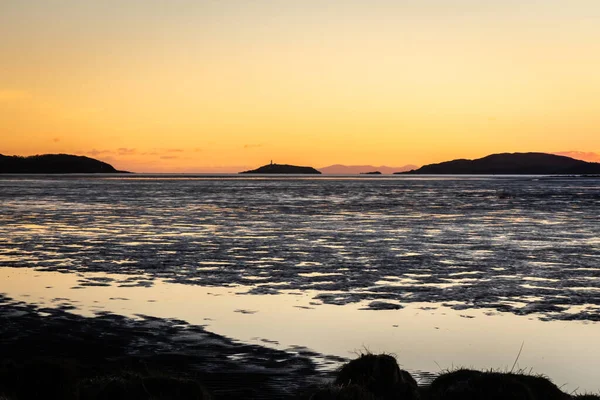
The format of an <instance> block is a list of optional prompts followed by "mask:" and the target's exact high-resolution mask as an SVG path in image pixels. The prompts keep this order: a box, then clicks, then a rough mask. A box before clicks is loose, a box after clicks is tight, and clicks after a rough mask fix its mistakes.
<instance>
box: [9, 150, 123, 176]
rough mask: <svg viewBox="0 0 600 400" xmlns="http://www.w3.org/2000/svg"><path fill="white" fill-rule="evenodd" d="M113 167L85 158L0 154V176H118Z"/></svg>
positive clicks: (63, 155) (64, 155)
mask: <svg viewBox="0 0 600 400" xmlns="http://www.w3.org/2000/svg"><path fill="white" fill-rule="evenodd" d="M117 173H128V172H126V171H118V170H117V169H115V168H114V167H113V166H112V165H110V164H108V163H105V162H102V161H99V160H96V159H94V158H90V157H85V156H74V155H70V154H43V155H37V156H30V157H20V156H5V155H2V154H0V174H117Z"/></svg>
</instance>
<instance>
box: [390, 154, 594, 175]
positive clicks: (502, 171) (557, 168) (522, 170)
mask: <svg viewBox="0 0 600 400" xmlns="http://www.w3.org/2000/svg"><path fill="white" fill-rule="evenodd" d="M402 173H404V174H435V175H437V174H470V175H478V174H484V175H494V174H498V175H563V174H565V175H569V174H572V175H579V174H598V173H600V163H589V162H585V161H581V160H575V159H573V158H570V157H565V156H557V155H554V154H546V153H501V154H492V155H489V156H487V157H483V158H478V159H476V160H465V159H460V160H453V161H446V162H442V163H439V164H429V165H425V166H423V167H421V168H419V169H417V170H412V171H409V172H402Z"/></svg>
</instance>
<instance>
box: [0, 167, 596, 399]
mask: <svg viewBox="0 0 600 400" xmlns="http://www.w3.org/2000/svg"><path fill="white" fill-rule="evenodd" d="M1 185H2V191H0V219H1V222H2V224H1V225H0V237H2V239H3V240H2V242H0V265H1V266H2V267H3V268H2V270H1V272H0V273H1V274H2V281H1V282H2V286H1V287H0V292H2V293H4V294H5V295H6V296H9V297H10V298H12V299H15V300H19V301H25V302H27V303H30V304H39V305H43V306H44V307H52V308H62V309H63V310H71V312H73V313H78V314H82V315H87V316H91V315H95V314H96V313H98V312H111V313H115V314H119V315H125V316H130V317H135V316H136V315H147V316H153V317H160V318H176V319H181V320H184V321H187V322H189V323H192V324H199V325H205V326H206V329H207V330H209V331H210V332H214V333H216V334H218V335H223V336H226V337H229V338H232V339H235V340H238V341H240V342H241V343H250V344H256V345H261V346H264V347H266V348H270V349H273V350H282V351H288V350H291V351H293V350H294V349H296V350H298V351H305V350H302V349H311V350H310V351H308V350H306V351H308V353H306V354H309V353H311V352H312V353H314V354H313V355H312V356H311V357H313V356H314V357H313V358H312V359H313V360H316V361H315V365H316V366H317V368H323V369H327V368H330V369H331V368H335V366H336V363H337V365H339V363H340V362H341V358H351V357H353V356H354V355H355V353H354V352H357V351H361V350H363V349H364V348H368V349H370V350H371V351H374V352H378V351H386V352H391V353H395V354H396V355H397V356H398V359H399V361H400V363H401V364H402V365H403V367H404V368H406V369H408V370H410V371H411V372H414V374H415V375H416V376H417V377H420V378H421V379H423V380H426V379H427V378H428V376H429V375H428V373H436V372H437V371H439V370H440V369H444V368H451V367H452V366H466V367H477V368H501V369H502V368H509V367H510V366H511V365H512V364H513V362H514V360H515V358H516V356H517V354H518V352H519V349H520V347H521V345H522V344H523V343H524V344H523V351H522V353H521V355H520V357H519V360H518V365H519V367H521V368H532V369H533V371H534V372H539V373H544V374H546V375H548V376H550V377H551V378H553V379H554V381H555V382H556V383H557V384H559V385H563V384H565V385H566V386H564V388H565V389H568V390H575V389H577V388H579V390H589V391H595V390H598V388H597V387H596V386H597V376H598V374H597V360H598V359H599V356H600V354H599V351H600V349H598V346H597V337H599V336H598V334H599V333H600V331H599V325H598V323H597V321H598V320H599V319H600V317H599V315H600V312H599V307H600V268H599V267H598V265H600V250H599V246H600V242H599V239H598V238H599V237H600V224H598V215H597V210H598V207H599V205H600V181H599V180H598V179H591V178H588V179H577V178H542V177H518V178H516V177H466V178H465V177H462V178H457V177H443V178H436V177H426V178H396V177H393V178H383V179H381V178H355V177H354V178H352V177H348V178H336V179H331V178H326V177H320V178H294V179H289V178H281V177H279V178H278V177H270V178H264V177H256V178H252V179H246V178H239V177H221V178H214V177H189V176H183V177H164V176H162V177H161V176H159V177H156V176H141V177H140V176H131V177H126V178H123V177H104V178H98V177H87V178H81V177H78V178H74V177H8V178H6V177H3V178H2V181H1ZM317 354H324V355H330V356H333V357H326V356H323V357H319V356H317ZM336 357H341V358H336Z"/></svg>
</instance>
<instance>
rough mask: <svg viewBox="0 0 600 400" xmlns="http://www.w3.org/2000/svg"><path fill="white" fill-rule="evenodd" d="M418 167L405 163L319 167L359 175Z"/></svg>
mask: <svg viewBox="0 0 600 400" xmlns="http://www.w3.org/2000/svg"><path fill="white" fill-rule="evenodd" d="M416 168H418V166H416V165H411V164H409V165H405V166H403V167H388V166H385V165H382V166H379V167H376V166H373V165H342V164H334V165H330V166H328V167H323V168H319V171H321V172H322V173H324V174H328V175H358V174H365V173H368V172H375V171H379V172H381V173H382V174H393V173H394V172H404V171H410V170H413V169H416Z"/></svg>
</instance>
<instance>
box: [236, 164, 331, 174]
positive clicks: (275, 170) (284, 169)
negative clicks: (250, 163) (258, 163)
mask: <svg viewBox="0 0 600 400" xmlns="http://www.w3.org/2000/svg"><path fill="white" fill-rule="evenodd" d="M240 174H320V172H319V171H317V170H316V169H314V168H313V167H298V166H296V165H288V164H267V165H263V166H262V167H260V168H257V169H253V170H251V171H243V172H240Z"/></svg>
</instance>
